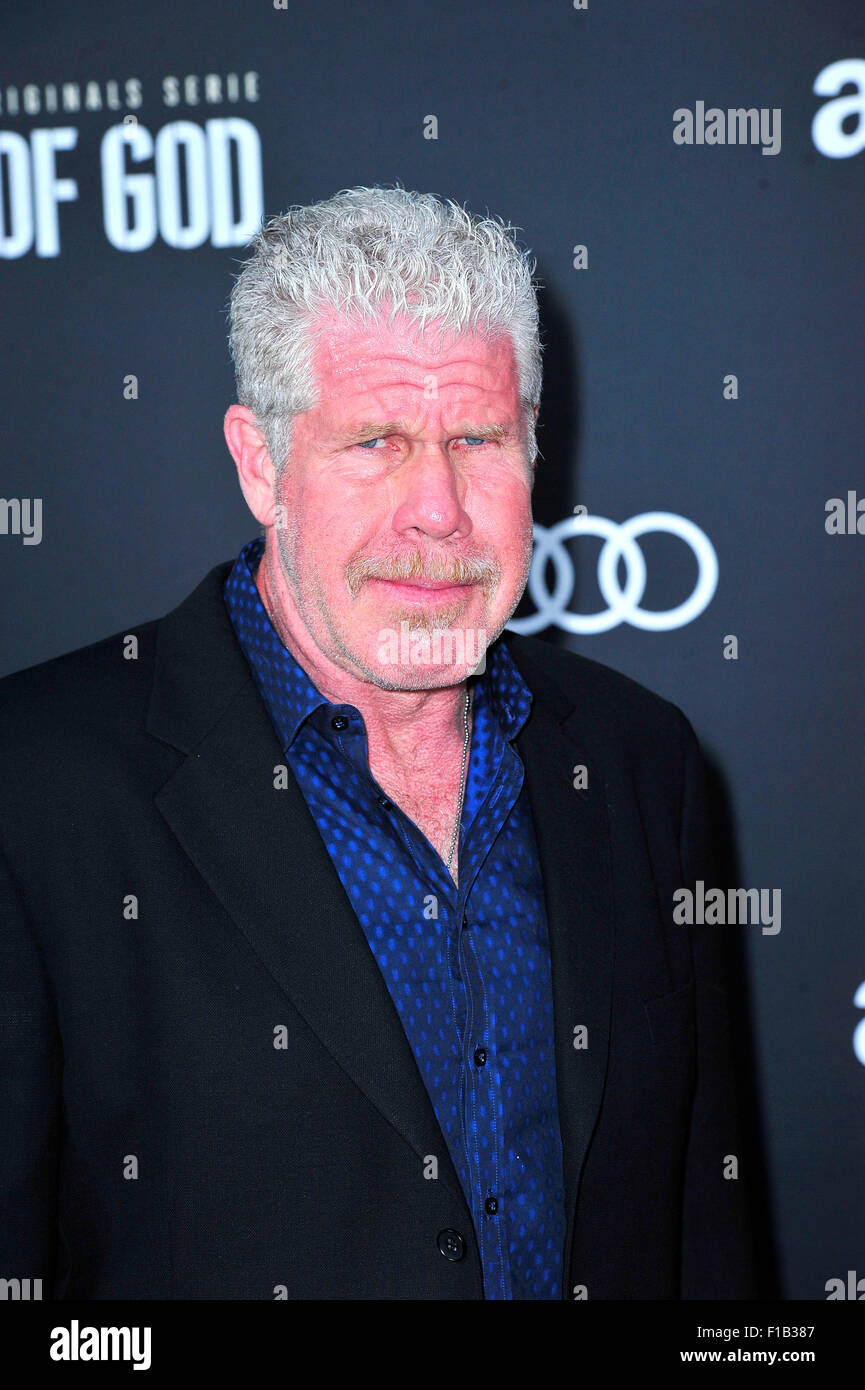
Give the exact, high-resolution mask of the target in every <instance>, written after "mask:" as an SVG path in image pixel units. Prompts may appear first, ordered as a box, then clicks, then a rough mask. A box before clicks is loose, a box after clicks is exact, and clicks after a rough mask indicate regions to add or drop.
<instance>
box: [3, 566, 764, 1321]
mask: <svg viewBox="0 0 865 1390" xmlns="http://www.w3.org/2000/svg"><path fill="white" fill-rule="evenodd" d="M229 568H230V566H229V565H228V564H223V565H219V566H217V567H216V568H215V569H214V570H213V571H212V572H211V573H210V574H209V575H208V576H207V577H206V578H205V579H204V580H203V582H202V583H201V584H200V585H199V586H198V588H197V589H196V590H195V592H194V593H193V594H192V595H191V596H190V597H189V598H187V599H186V600H185V602H183V603H182V604H181V605H180V606H179V607H178V608H176V609H175V610H174V611H173V612H171V613H169V614H168V615H167V617H165V618H163V619H162V620H161V621H158V622H152V623H147V624H144V625H143V626H141V627H139V628H137V629H133V630H132V631H133V632H134V634H135V636H136V637H137V642H138V651H137V658H136V659H131V660H130V659H125V656H124V651H125V649H128V647H129V643H128V642H126V641H125V640H124V639H125V636H126V634H119V635H117V636H115V637H113V638H109V639H106V640H105V641H102V642H99V643H97V644H95V645H93V646H90V647H87V648H84V649H83V650H80V651H77V652H73V653H71V654H70V655H67V656H63V657H60V658H58V659H57V660H54V661H51V662H48V663H45V664H43V665H41V666H39V667H35V668H32V669H31V670H28V671H23V672H20V673H18V674H16V675H14V676H10V677H7V678H6V679H5V680H4V681H2V682H0V729H2V734H0V738H2V762H0V766H2V769H3V772H2V785H0V828H2V844H3V866H2V936H0V957H2V959H0V988H2V1011H0V1038H2V1053H3V1065H2V1080H0V1088H2V1089H0V1106H2V1115H0V1160H2V1161H0V1275H2V1276H3V1277H5V1278H20V1279H25V1278H30V1279H34V1278H42V1279H43V1281H44V1285H43V1288H44V1294H45V1296H46V1297H47V1296H52V1295H53V1296H54V1297H56V1298H89V1299H104V1298H139V1299H140V1298H176V1299H196V1298H222V1299H242V1298H246V1299H273V1298H274V1297H279V1296H287V1297H289V1298H317V1299H326V1298H345V1299H371V1298H388V1299H400V1298H403V1299H404V1298H412V1299H424V1298H437V1299H478V1298H482V1297H483V1286H482V1280H481V1267H480V1261H479V1256H478V1250H477V1245H476V1241H475V1237H474V1233H473V1229H472V1223H471V1219H470V1216H469V1211H468V1208H467V1205H466V1202H465V1199H464V1196H463V1193H462V1191H461V1188H460V1185H459V1182H458V1179H457V1176H456V1173H455V1170H454V1168H453V1165H452V1163H451V1161H450V1158H449V1156H448V1152H447V1148H446V1145H445V1143H444V1140H443V1137H442V1134H441V1132H440V1130H439V1127H438V1124H437V1122H436V1118H435V1115H434V1112H433V1109H432V1105H431V1103H430V1100H429V1097H428V1095H427V1092H426V1090H425V1088H424V1085H423V1083H422V1080H421V1077H420V1073H419V1071H418V1068H417V1066H416V1063H415V1060H414V1057H413V1055H412V1052H411V1049H410V1047H409V1044H408V1041H407V1039H406V1037H405V1034H404V1032H403V1029H402V1026H401V1024H400V1020H399V1016H398V1014H397V1012H396V1009H395V1006H394V1004H393V1003H392V1001H391V998H390V995H389V993H388V990H387V987H386V985H385V983H384V981H383V979H382V977H381V974H380V973H379V970H378V967H377V965H376V963H375V960H374V958H373V955H372V953H371V951H370V949H369V947H368V945H367V942H366V939H365V936H364V933H363V930H362V929H361V927H360V924H359V923H358V921H357V919H356V917H355V915H354V913H353V911H352V908H351V906H350V903H349V900H348V898H347V896H346V894H345V892H344V890H343V888H342V885H341V883H340V880H339V877H338V875H337V873H336V870H335V869H334V867H333V865H332V863H331V860H330V857H329V855H328V853H327V850H326V849H325V846H324V843H323V841H322V840H321V837H320V835H319V832H318V830H317V827H316V825H315V822H314V820H313V818H312V816H311V814H310V812H309V810H308V808H307V806H306V802H305V801H304V798H303V796H302V794H301V792H300V789H299V787H298V786H297V785H296V783H295V782H294V780H293V778H291V777H289V783H290V785H289V787H288V788H287V789H285V788H282V789H277V788H276V787H275V786H274V768H275V767H276V766H277V765H280V764H283V763H284V761H285V758H284V754H283V752H282V749H281V748H280V746H279V743H278V741H277V738H276V735H275V733H274V731H273V728H272V725H271V723H270V720H269V717H268V715H267V712H266V710H265V706H264V704H263V702H262V700H261V698H260V696H259V694H258V692H257V690H256V687H255V685H254V683H253V680H252V678H251V674H250V671H249V668H248V666H247V664H246V661H245V659H244V657H243V655H242V652H241V650H240V647H239V646H238V643H237V641H236V639H235V637H234V633H233V630H232V627H231V625H230V622H229V619H228V616H227V613H226V610H225V607H224V603H223V600H222V585H223V583H224V581H225V578H226V575H227V573H228V570H229ZM501 640H505V641H507V642H508V643H509V647H510V650H511V653H512V655H513V657H514V659H515V661H516V664H517V666H518V667H519V669H520V671H521V672H522V674H523V676H524V677H525V680H526V682H527V683H528V685H529V687H530V688H531V690H532V691H533V694H534V702H533V709H532V713H531V716H530V718H529V720H528V722H527V724H526V726H525V727H524V729H523V731H522V732H521V734H520V736H519V738H518V740H517V745H516V746H517V748H518V750H519V753H520V755H521V757H522V759H523V762H524V764H525V769H526V779H527V785H528V792H529V796H530V801H531V806H532V813H533V817H534V821H535V828H536V834H537V841H538V847H539V852H540V857H541V865H542V870H543V877H544V891H545V895H546V907H547V914H548V920H549V930H550V938H551V952H552V978H553V989H554V1003H555V1029H556V1067H557V1086H558V1096H559V1107H560V1123H561V1132H562V1144H563V1152H564V1176H565V1189H566V1205H567V1232H568V1234H567V1240H566V1249H565V1278H564V1281H563V1288H562V1297H563V1298H566V1299H571V1298H573V1297H574V1296H575V1294H574V1290H575V1287H577V1288H578V1292H579V1293H581V1292H582V1288H584V1289H585V1296H587V1297H588V1298H589V1299H632V1298H666V1299H672V1298H679V1297H685V1298H699V1297H706V1298H727V1297H750V1296H752V1295H753V1285H752V1282H751V1272H750V1271H751V1253H750V1248H749V1234H748V1220H747V1216H746V1203H745V1201H744V1194H743V1183H742V1179H741V1177H740V1179H739V1180H731V1179H729V1178H726V1179H725V1177H724V1164H725V1156H727V1155H735V1156H736V1157H737V1158H738V1160H739V1163H740V1165H741V1169H740V1171H742V1176H745V1174H746V1173H747V1157H746V1155H745V1154H744V1153H743V1151H742V1138H741V1135H740V1132H739V1129H738V1122H737V1119H736V1105H735V1095H734V1092H735V1089H736V1087H735V1078H734V1075H733V1067H732V1062H731V1057H732V1050H731V1037H730V1025H729V1019H728V1014H727V1004H726V995H725V983H724V968H723V963H722V957H721V947H722V944H723V932H724V930H725V929H724V928H718V927H713V928H702V929H700V928H687V927H682V926H674V925H673V923H672V906H673V893H674V891H675V890H676V889H677V888H678V887H681V886H683V885H686V884H688V883H689V882H690V881H692V880H693V879H694V878H695V877H703V878H704V879H705V880H706V882H707V883H711V882H712V870H711V867H710V866H711V859H710V858H709V857H708V843H707V841H708V834H707V820H706V807H705V802H704V795H703V791H702V784H701V765H700V759H699V753H698V748H697V743H696V740H695V737H694V734H693V731H692V729H691V726H690V725H689V723H688V721H687V720H686V719H685V717H684V716H683V715H682V714H681V713H680V711H679V710H678V709H676V707H675V706H673V705H671V704H669V703H668V702H666V701H665V700H662V699H660V698H659V697H658V696H656V695H653V694H651V693H650V692H649V691H647V690H645V689H643V688H642V687H641V686H639V685H637V684H635V683H634V682H633V681H631V680H628V679H627V678H625V677H624V676H621V675H618V674H616V673H615V672H614V671H612V670H609V669H607V668H605V667H603V666H601V665H598V664H597V663H595V662H592V661H589V660H587V659H585V658H582V657H579V656H576V655H573V654H571V653H567V652H564V651H561V650H558V649H556V648H554V647H552V646H551V645H548V644H546V643H543V642H540V641H536V640H534V639H531V638H520V637H516V636H514V635H513V634H505V636H504V637H503V638H502V639H501ZM580 764H582V765H585V766H586V768H587V770H588V786H587V788H586V789H583V790H577V789H575V787H574V780H575V773H574V769H575V768H576V767H577V766H578V765H580ZM580 1026H584V1027H585V1028H586V1029H587V1030H588V1032H587V1043H588V1045H587V1046H586V1047H579V1048H578V1047H575V1046H574V1042H575V1038H576V1039H577V1040H578V1039H579V1035H577V1034H575V1029H577V1028H579V1027H580ZM275 1042H276V1043H278V1044H280V1045H278V1046H275ZM430 1155H433V1156H435V1157H436V1158H437V1159H438V1177H437V1178H429V1177H426V1176H425V1171H426V1172H429V1171H430V1170H431V1165H429V1164H427V1163H425V1160H426V1158H427V1157H428V1156H430ZM443 1231H455V1232H458V1233H459V1234H460V1236H461V1237H462V1241H463V1245H464V1252H465V1253H464V1255H463V1257H462V1258H461V1259H458V1260H453V1259H449V1258H447V1257H446V1256H444V1255H443V1254H442V1253H441V1250H440V1248H439V1245H440V1240H439V1236H440V1233H441V1232H443Z"/></svg>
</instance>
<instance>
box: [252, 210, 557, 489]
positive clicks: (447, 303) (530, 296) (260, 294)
mask: <svg viewBox="0 0 865 1390" xmlns="http://www.w3.org/2000/svg"><path fill="white" fill-rule="evenodd" d="M515 231H516V228H514V227H511V226H510V225H508V224H505V223H504V222H502V221H501V219H495V218H492V217H480V216H476V215H474V214H471V213H469V212H467V211H466V210H465V209H464V208H462V207H460V205H459V204H458V203H455V202H453V201H452V200H450V199H448V200H446V201H445V200H443V199H440V198H438V197H437V196H436V195H434V194H432V193H414V192H411V191H409V190H407V189H405V188H401V187H400V186H399V185H397V186H396V187H393V188H383V187H374V188H365V187H357V188H346V189H343V190H342V191H341V192H339V193H336V194H335V195H334V196H333V197H332V198H328V199H326V200H323V201H321V202H318V203H313V204H311V205H309V206H307V207H304V206H300V205H295V206H293V207H291V208H290V209H289V210H288V212H285V213H283V214H282V215H281V216H279V217H272V218H270V219H269V220H267V221H266V222H264V223H263V225H262V226H261V228H260V230H259V231H258V232H257V234H256V235H255V236H254V237H253V239H252V241H251V242H250V243H249V246H250V248H251V250H252V255H251V256H250V258H249V259H248V260H247V261H246V262H245V263H244V264H243V268H242V269H241V271H240V272H239V274H238V275H237V277H236V280H235V283H234V288H233V290H232V293H231V300H230V304H229V308H228V317H229V321H230V331H229V335H228V342H229V348H230V351H231V357H232V361H233V363H234V371H235V379H236V383H237V399H238V401H239V402H240V404H241V405H245V406H246V407H247V408H248V409H249V410H251V411H252V413H253V415H254V417H255V420H256V424H257V426H258V428H259V429H260V431H261V433H262V435H263V436H264V439H265V442H266V444H267V448H268V452H269V453H270V456H271V458H272V459H273V461H274V464H275V466H276V470H277V474H279V473H280V472H281V471H282V468H283V467H284V465H285V462H286V460H287V458H288V455H289V453H290V451H291V439H292V421H293V419H294V417H295V416H296V415H299V414H301V413H302V412H303V411H305V410H309V409H311V408H312V407H313V406H315V405H316V404H317V383H316V380H315V374H314V370H313V351H314V346H315V343H314V337H313V334H312V332H311V329H312V326H313V324H314V323H315V320H316V319H317V317H318V316H319V315H320V314H321V313H322V312H326V311H327V310H328V309H335V310H336V311H337V312H339V313H341V314H343V315H345V316H355V315H356V316H358V317H359V318H361V319H366V320H370V319H374V318H375V317H377V316H378V315H379V314H380V313H381V312H382V307H383V306H382V301H383V300H385V299H387V300H389V301H390V305H391V309H390V318H391V319H392V318H393V317H394V315H396V314H397V313H401V314H403V315H405V316H406V317H407V318H408V319H409V320H410V321H415V322H417V323H419V324H420V325H421V328H422V329H425V328H426V327H427V325H428V324H429V323H431V322H435V321H436V320H441V326H440V333H439V337H440V339H441V337H442V336H444V335H446V334H448V333H460V332H465V331H481V332H485V333H487V334H488V335H489V336H490V337H495V336H498V335H499V334H500V333H502V332H506V333H508V334H509V335H510V338H511V342H512V343H513V348H514V356H515V360H516V366H517V373H518V380H519V391H520V400H521V404H522V407H523V409H524V411H525V418H526V442H527V450H528V462H529V463H530V464H531V463H533V462H534V460H535V457H536V454H537V444H536V438H535V415H534V408H535V406H536V405H539V403H540V398H541V377H542V368H541V351H542V347H541V343H540V339H539V332H538V302H537V294H536V284H535V281H534V278H533V277H534V271H535V265H536V262H535V261H530V260H529V253H528V252H527V251H525V250H523V249H521V248H520V247H519V246H518V245H517V242H516V240H515V237H514V233H515Z"/></svg>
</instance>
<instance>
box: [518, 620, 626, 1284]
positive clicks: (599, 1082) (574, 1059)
mask: <svg viewBox="0 0 865 1390" xmlns="http://www.w3.org/2000/svg"><path fill="white" fill-rule="evenodd" d="M508 644H509V650H510V652H511V655H512V656H513V658H514V661H515V663H516V665H517V666H518V667H519V669H520V671H521V672H522V674H523V676H524V677H525V680H526V683H527V685H528V686H529V687H530V689H531V690H532V693H533V696H534V699H533V701H532V713H531V715H530V717H529V719H528V721H527V722H526V724H525V726H524V728H523V730H522V731H521V733H520V735H519V736H518V738H517V740H516V747H517V749H518V751H519V753H520V757H521V758H522V760H523V763H524V765H525V771H526V786H527V790H528V794H529V801H530V804H531V808H532V819H533V821H534V825H535V836H536V839H537V843H538V854H539V856H540V860H541V870H542V874H543V880H544V896H545V900H546V909H547V924H548V928H549V936H550V955H551V961H552V976H553V1012H554V1019H555V1033H556V1036H555V1053H556V1087H557V1094H558V1101H559V1127H560V1130H561V1135H562V1157H563V1166H564V1182H565V1214H566V1220H567V1227H566V1229H567V1233H568V1234H567V1238H566V1246H565V1265H564V1279H565V1284H567V1280H568V1271H569V1269H570V1257H571V1247H572V1244H573V1236H574V1222H575V1217H576V1207H577V1197H578V1193H579V1183H580V1175H581V1173H582V1169H583V1164H584V1162H585V1158H586V1154H587V1152H588V1147H589V1142H590V1140H591V1137H592V1133H593V1131H594V1128H595V1124H596V1121H597V1118H598V1113H599V1111H600V1107H601V1099H602V1096H603V1089H604V1081H605V1077H606V1071H607V1058H608V1053H609V1041H610V1007H611V998H612V968H613V949H614V924H615V916H614V912H613V896H612V880H611V875H610V844H609V827H608V821H607V810H606V795H605V787H604V782H603V777H602V775H601V772H600V769H599V768H598V766H597V765H596V764H595V763H594V762H593V760H592V758H591V757H590V756H589V754H588V752H587V751H586V747H585V744H584V743H583V739H584V737H585V731H584V730H581V728H580V722H581V721H580V711H579V708H576V709H575V708H574V698H573V695H572V694H571V695H566V694H565V693H564V692H563V691H562V690H561V688H560V687H559V686H557V685H556V684H555V683H554V682H553V681H552V680H550V679H549V678H548V677H547V676H546V675H545V674H544V672H543V671H542V669H541V666H540V663H539V661H538V660H537V659H536V653H537V649H538V647H539V646H540V645H541V644H540V643H538V642H534V643H527V642H526V641H525V639H521V638H519V637H509V638H508ZM579 764H582V765H584V766H585V767H586V768H587V773H588V776H587V783H588V785H587V787H586V788H585V789H584V790H577V789H575V787H574V776H575V774H574V768H575V767H576V766H577V765H579ZM581 1025H582V1026H585V1028H586V1030H587V1035H586V1036H587V1046H586V1047H584V1048H579V1049H578V1048H575V1046H574V1042H575V1034H574V1030H575V1029H576V1028H578V1027H580V1026H581ZM565 1296H566V1297H568V1296H569V1291H568V1290H567V1288H566V1287H565Z"/></svg>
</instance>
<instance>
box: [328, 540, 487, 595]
mask: <svg viewBox="0 0 865 1390" xmlns="http://www.w3.org/2000/svg"><path fill="white" fill-rule="evenodd" d="M499 573H500V570H499V566H498V565H497V564H495V563H493V561H491V560H481V559H464V558H462V557H460V556H454V555H434V556H431V557H429V558H427V559H426V560H424V558H423V556H422V555H421V554H420V552H419V551H414V552H413V553H412V554H411V555H398V556H392V557H390V558H384V557H379V556H373V555H366V556H359V557H358V558H357V559H355V560H350V561H349V563H348V564H347V565H346V569H345V578H346V583H347V585H348V588H349V592H350V593H351V596H352V598H355V597H356V596H357V594H358V592H359V590H360V587H361V585H362V584H364V583H365V582H366V580H368V579H393V580H402V581H404V582H407V581H411V580H413V579H427V580H429V581H431V582H432V583H434V584H479V585H481V587H482V588H484V589H490V588H492V587H493V586H494V585H495V584H496V583H497V582H498V578H499Z"/></svg>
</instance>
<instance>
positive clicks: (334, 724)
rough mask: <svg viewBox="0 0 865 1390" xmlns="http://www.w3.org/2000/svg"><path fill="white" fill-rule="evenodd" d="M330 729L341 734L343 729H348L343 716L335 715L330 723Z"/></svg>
mask: <svg viewBox="0 0 865 1390" xmlns="http://www.w3.org/2000/svg"><path fill="white" fill-rule="evenodd" d="M330 727H331V728H332V729H336V731H337V733H341V732H342V730H343V729H347V728H348V720H347V719H346V717H345V715H344V714H336V715H334V717H333V719H331V721H330Z"/></svg>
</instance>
